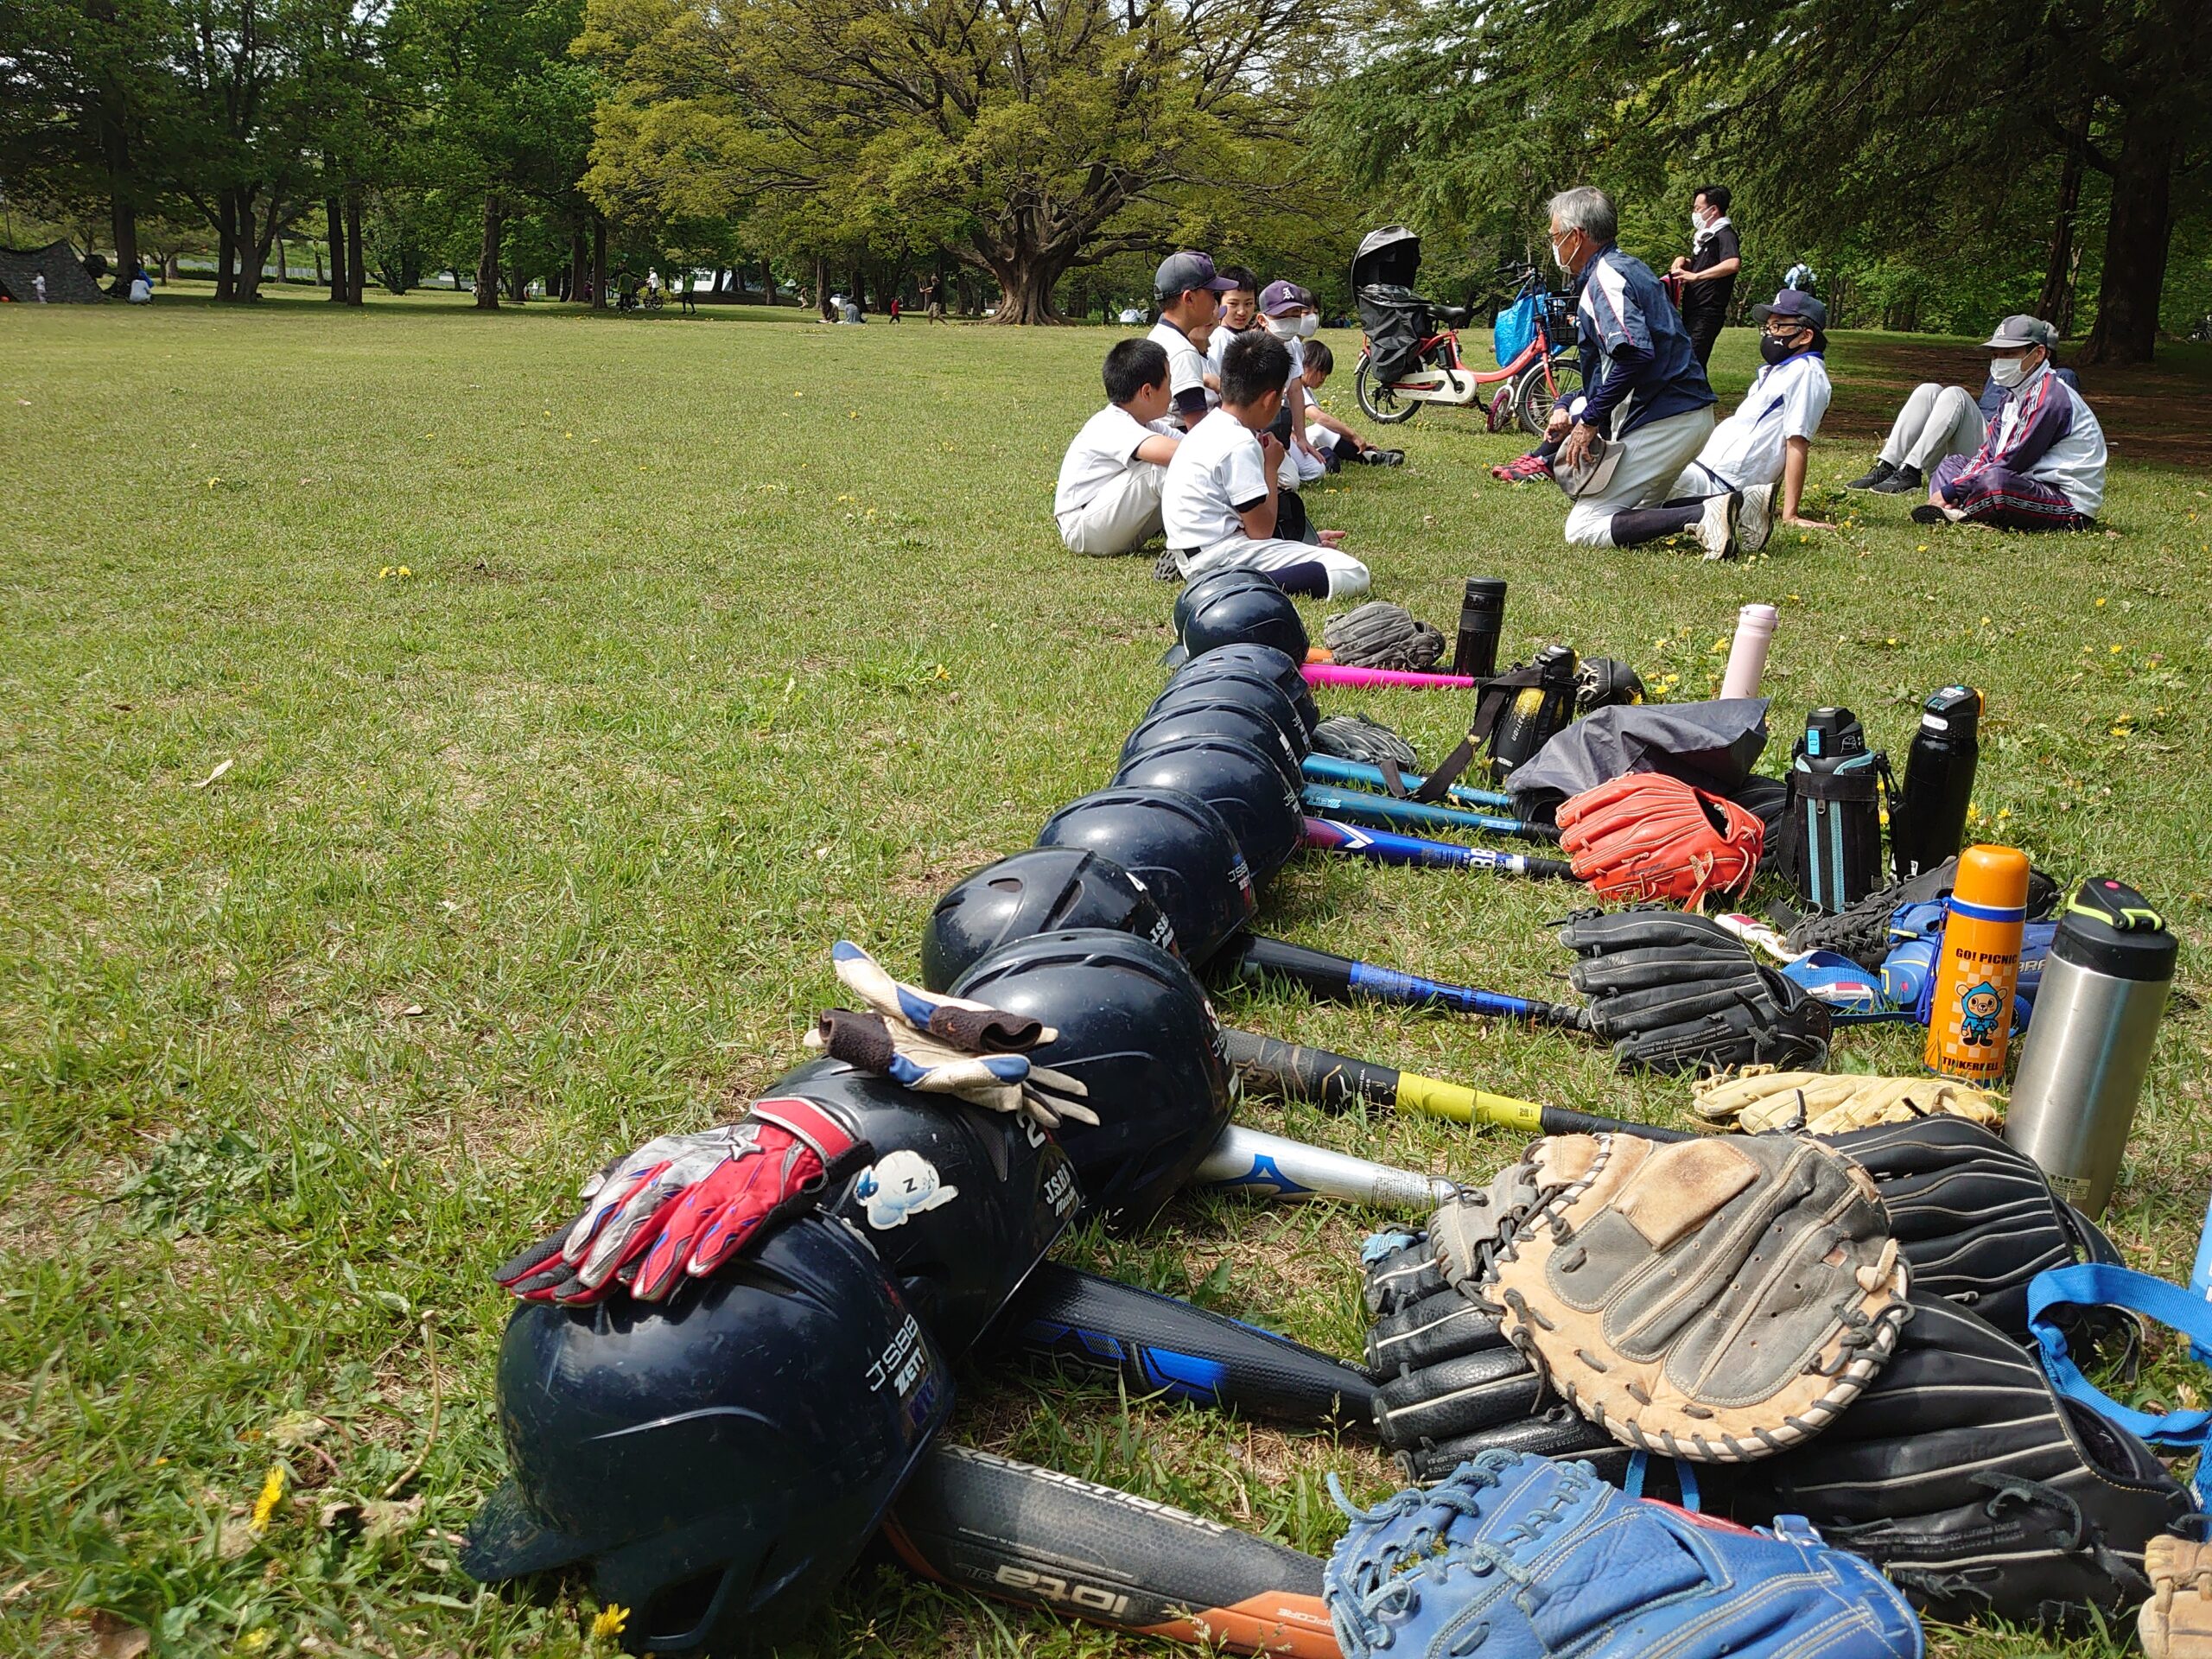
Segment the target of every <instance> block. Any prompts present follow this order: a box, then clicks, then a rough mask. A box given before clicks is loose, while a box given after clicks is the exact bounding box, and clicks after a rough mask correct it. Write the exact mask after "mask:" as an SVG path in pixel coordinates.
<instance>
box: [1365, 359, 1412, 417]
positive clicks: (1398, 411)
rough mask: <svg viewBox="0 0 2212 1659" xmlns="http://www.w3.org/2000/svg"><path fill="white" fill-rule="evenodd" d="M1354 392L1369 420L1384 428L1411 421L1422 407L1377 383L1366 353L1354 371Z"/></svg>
mask: <svg viewBox="0 0 2212 1659" xmlns="http://www.w3.org/2000/svg"><path fill="white" fill-rule="evenodd" d="M1351 387H1352V391H1354V392H1355V393H1356V394H1357V396H1358V398H1359V406H1360V408H1361V409H1363V410H1365V411H1366V413H1367V418H1368V419H1370V421H1375V422H1377V423H1380V424H1382V425H1383V426H1395V425H1397V424H1398V423H1399V422H1401V421H1410V420H1411V419H1413V417H1414V410H1417V409H1419V408H1420V407H1421V405H1420V404H1417V403H1414V402H1412V401H1411V400H1410V399H1405V398H1401V397H1399V396H1398V395H1397V394H1396V393H1395V392H1394V391H1391V390H1390V388H1389V386H1387V385H1382V384H1380V383H1379V382H1377V381H1376V379H1375V378H1374V377H1373V376H1372V375H1371V374H1370V372H1369V359H1368V355H1367V353H1365V352H1362V353H1360V354H1359V366H1358V367H1357V369H1355V370H1353V371H1352V377H1351Z"/></svg>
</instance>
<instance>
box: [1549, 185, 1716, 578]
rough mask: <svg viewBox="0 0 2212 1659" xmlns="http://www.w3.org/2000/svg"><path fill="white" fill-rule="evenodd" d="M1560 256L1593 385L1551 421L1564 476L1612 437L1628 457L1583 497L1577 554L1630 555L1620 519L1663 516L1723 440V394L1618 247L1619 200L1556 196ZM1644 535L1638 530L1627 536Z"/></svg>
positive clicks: (1554, 231)
mask: <svg viewBox="0 0 2212 1659" xmlns="http://www.w3.org/2000/svg"><path fill="white" fill-rule="evenodd" d="M1547 207H1548V210H1549V212H1550V214H1551V245H1552V257H1553V259H1554V261H1556V262H1557V264H1558V265H1559V268H1560V270H1562V271H1564V272H1565V273H1566V274H1567V276H1568V277H1571V278H1573V282H1572V283H1571V284H1570V289H1569V291H1570V293H1571V294H1572V296H1573V299H1574V302H1575V313H1574V315H1575V323H1576V327H1577V333H1578V334H1579V335H1580V343H1581V358H1582V384H1583V385H1584V386H1585V387H1586V388H1587V389H1588V390H1587V391H1585V392H1584V393H1583V394H1582V395H1581V396H1580V397H1576V398H1574V399H1573V401H1572V402H1571V403H1570V404H1562V405H1560V407H1559V408H1557V409H1554V410H1553V411H1552V417H1551V422H1550V423H1549V425H1548V427H1547V428H1546V431H1547V433H1548V435H1549V436H1551V437H1552V438H1554V439H1555V440H1557V441H1558V442H1559V451H1558V454H1557V458H1556V461H1555V470H1556V472H1557V473H1558V474H1560V477H1561V478H1562V479H1567V478H1570V477H1572V476H1573V475H1574V474H1576V473H1577V472H1578V471H1580V469H1582V468H1583V467H1585V465H1586V462H1587V461H1589V459H1590V455H1591V452H1592V449H1593V448H1596V447H1597V444H1598V441H1599V439H1601V438H1602V439H1603V440H1604V441H1605V443H1607V444H1609V445H1611V447H1612V448H1613V449H1614V450H1616V451H1617V452H1618V454H1617V455H1616V456H1615V457H1613V458H1612V459H1611V473H1610V475H1608V476H1606V477H1605V481H1604V482H1603V483H1602V484H1599V483H1592V484H1591V485H1590V486H1588V487H1587V488H1586V490H1585V491H1584V493H1582V494H1580V495H1579V496H1576V497H1575V498H1574V505H1573V508H1572V509H1570V510H1569V511H1568V512H1567V541H1568V543H1570V544H1571V545H1573V546H1577V547H1618V546H1621V545H1624V543H1621V542H1619V541H1618V540H1617V539H1616V538H1615V537H1614V535H1613V527H1614V520H1615V518H1616V516H1617V515H1618V514H1621V513H1624V512H1630V511H1631V510H1633V509H1635V508H1638V507H1651V506H1657V505H1660V504H1661V503H1662V502H1664V501H1665V500H1667V499H1669V496H1670V495H1671V494H1672V493H1673V486H1674V483H1675V479H1676V478H1678V477H1679V476H1681V472H1682V469H1683V468H1684V467H1688V465H1689V464H1690V463H1691V462H1692V461H1695V460H1696V459H1697V454H1698V451H1699V450H1700V448H1703V447H1704V444H1705V441H1706V439H1707V438H1708V437H1710V436H1711V435H1712V434H1713V388H1712V387H1711V386H1710V385H1707V382H1706V378H1705V370H1704V369H1703V367H1701V366H1700V365H1699V363H1698V360H1697V358H1696V356H1695V355H1694V353H1692V351H1691V349H1690V338H1689V334H1688V332H1687V331H1686V330H1685V329H1684V328H1683V327H1682V321H1681V318H1680V317H1679V316H1677V315H1675V308H1674V307H1673V306H1672V305H1671V304H1669V302H1668V300H1667V296H1666V292H1665V290H1663V289H1662V288H1661V287H1660V286H1659V279H1658V278H1657V277H1655V276H1653V275H1652V274H1651V268H1650V267H1649V266H1648V265H1646V264H1644V263H1643V261H1642V260H1641V259H1636V258H1632V257H1630V256H1629V255H1627V254H1625V253H1623V252H1622V251H1620V249H1619V248H1618V247H1617V246H1616V245H1614V242H1613V238H1614V236H1615V235H1616V233H1617V232H1618V228H1619V219H1618V216H1617V215H1616V214H1615V213H1614V211H1613V204H1612V199H1611V197H1609V196H1607V195H1606V194H1605V192H1604V191H1602V190H1599V189H1596V188H1592V187H1591V186H1588V185H1585V186H1583V187H1581V188H1578V189H1573V190H1568V191H1564V192H1562V193H1561V194H1559V195H1556V196H1554V197H1553V198H1552V199H1551V200H1550V202H1549V203H1548V204H1547ZM1634 528H1635V524H1634V523H1633V521H1631V522H1630V524H1625V525H1623V526H1622V529H1623V530H1624V531H1632V530H1633V529H1634Z"/></svg>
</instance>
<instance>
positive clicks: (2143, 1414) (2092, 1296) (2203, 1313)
mask: <svg viewBox="0 0 2212 1659" xmlns="http://www.w3.org/2000/svg"><path fill="white" fill-rule="evenodd" d="M2198 1262H2199V1265H2200V1267H2202V1266H2203V1252H2202V1251H2200V1252H2199V1255H2198ZM2063 1306H2075V1307H2124V1308H2128V1309H2131V1310H2133V1312H2135V1313H2141V1314H2144V1315H2145V1316H2147V1317H2149V1318H2151V1319H2156V1320H2157V1321H2158V1323H2159V1324H2160V1325H2165V1326H2168V1327H2169V1328H2171V1329H2172V1330H2175V1331H2178V1332H2181V1333H2182V1334H2183V1336H2185V1337H2187V1338H2190V1344H2191V1348H2192V1351H2196V1349H2198V1348H2200V1347H2201V1346H2202V1345H2207V1344H2212V1303H2208V1302H2207V1301H2206V1300H2205V1299H2204V1296H2203V1294H2202V1293H2201V1292H2197V1291H2193V1290H2184V1289H2183V1288H2182V1287H2181V1286H2179V1285H2175V1284H2169V1283H2167V1282H2166V1281H2164V1279H2154V1278H2152V1276H2151V1275H2150V1274H2147V1273H2137V1272H2136V1271H2135V1270H2134V1269H2133V1268H2116V1267H2113V1266H2110V1265H2109V1264H2107V1263H2105V1262H2086V1263H2083V1264H2082V1265H2081V1266H2078V1267H2071V1268H2045V1269H2044V1271H2043V1272H2041V1273H2039V1274H2037V1275H2036V1276H2035V1278H2034V1280H2033V1281H2031V1283H2030V1284H2029V1286H2028V1332H2029V1334H2031V1336H2033V1337H2034V1338H2035V1339H2036V1344H2037V1348H2038V1349H2039V1350H2040V1351H2041V1352H2040V1355H2039V1357H2040V1358H2041V1359H2042V1361H2043V1369H2044V1375H2045V1376H2049V1377H2050V1386H2051V1387H2052V1388H2054V1389H2056V1390H2057V1391H2058V1392H2059V1393H2061V1394H2063V1395H2065V1396H2066V1397H2067V1398H2068V1399H2069V1400H2071V1401H2073V1402H2075V1403H2076V1404H2078V1405H2083V1406H2087V1407H2088V1408H2089V1409H2090V1410H2092V1411H2094V1412H2095V1413H2096V1414H2098V1415H2099V1416H2101V1417H2103V1418H2105V1419H2107V1421H2111V1422H2114V1423H2117V1424H2119V1425H2120V1427H2122V1428H2124V1429H2126V1430H2127V1431H2128V1432H2129V1433H2132V1434H2133V1435H2135V1436H2136V1437H2137V1438H2138V1439H2139V1440H2149V1441H2151V1442H2152V1444H2153V1445H2157V1446H2179V1447H2182V1448H2183V1449H2185V1450H2194V1451H2196V1452H2198V1453H2199V1454H2200V1455H2199V1456H2198V1458H2197V1467H2196V1475H2195V1476H2194V1477H2193V1478H2192V1479H2191V1482H2190V1491H2191V1493H2192V1495H2193V1496H2194V1497H2195V1498H2196V1506H2197V1508H2198V1509H2200V1510H2212V1501H2208V1498H2209V1497H2212V1494H2208V1492H2207V1491H2206V1476H2207V1475H2208V1473H2212V1471H2208V1470H2207V1469H2206V1467H2205V1465H2206V1464H2207V1463H2208V1462H2212V1459H2207V1458H2205V1457H2204V1456H2202V1452H2204V1449H2205V1446H2206V1445H2207V1443H2208V1442H2212V1411H2176V1412H2169V1413H2168V1414H2165V1415H2164V1416H2163V1417H2159V1416H2153V1415H2152V1414H2150V1413H2149V1412H2147V1411H2138V1410H2136V1409H2134V1408H2133V1407H2129V1406H2123V1405H2121V1404H2120V1402H2118V1401H2117V1400H2114V1399H2113V1398H2111V1397H2110V1396H2109V1395H2106V1394H2104V1393H2102V1392H2101V1391H2100V1390H2099V1389H2096V1388H2095V1387H2094V1385H2093V1384H2091V1383H2090V1382H2089V1379H2088V1377H2086V1376H2082V1370H2081V1367H2079V1366H2078V1365H2076V1364H2075V1363H2074V1357H2073V1356H2072V1355H2071V1354H2069V1352H2067V1351H2066V1338H2065V1337H2064V1336H2063V1334H2062V1333H2061V1332H2060V1331H2059V1329H2058V1327H2057V1325H2056V1324H2054V1323H2053V1322H2052V1321H2051V1319H2050V1318H2049V1317H2048V1315H2049V1313H2050V1309H2052V1308H2054V1307H2063Z"/></svg>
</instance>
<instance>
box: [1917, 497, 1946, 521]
mask: <svg viewBox="0 0 2212 1659" xmlns="http://www.w3.org/2000/svg"><path fill="white" fill-rule="evenodd" d="M1912 522H1913V523H1914V524H1949V523H1950V522H1951V519H1950V515H1949V514H1948V513H1946V512H1944V511H1943V509H1942V508H1941V507H1939V506H1937V505H1936V504H1935V503H1934V502H1932V501H1923V502H1922V503H1921V504H1920V505H1918V506H1916V507H1915V508H1914V509H1913V510H1912Z"/></svg>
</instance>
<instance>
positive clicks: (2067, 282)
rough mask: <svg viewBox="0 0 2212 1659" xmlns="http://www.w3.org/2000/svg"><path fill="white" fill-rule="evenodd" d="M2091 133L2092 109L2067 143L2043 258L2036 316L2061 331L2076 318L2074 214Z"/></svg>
mask: <svg viewBox="0 0 2212 1659" xmlns="http://www.w3.org/2000/svg"><path fill="white" fill-rule="evenodd" d="M2088 136H2089V112H2088V110H2086V109H2084V110H2083V111H2082V114H2081V117H2080V118H2079V119H2077V120H2076V121H2075V124H2074V126H2073V129H2072V130H2071V133H2070V136H2069V143H2067V146H2066V162H2065V165H2064V167H2063V168H2061V169H2060V172H2059V175H2058V212H2057V213H2056V216H2055V217H2054V218H2053V219H2052V220H2051V226H2050V249H2049V254H2048V257H2046V258H2045V259H2044V267H2043V291H2042V293H2040V294H2039V295H2037V296H2036V315H2037V316H2039V317H2041V318H2042V319H2043V320H2044V321H2045V322H2047V323H2049V324H2050V325H2051V327H2054V328H2056V329H2057V330H2058V332H2059V333H2060V334H2065V333H2067V332H2068V330H2069V328H2070V327H2072V324H2073V321H2074V266H2075V250H2074V215H2075V211H2076V210H2077V209H2078V208H2079V207H2080V206H2081V203H2082V146H2083V144H2084V143H2087V141H2088Z"/></svg>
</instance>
